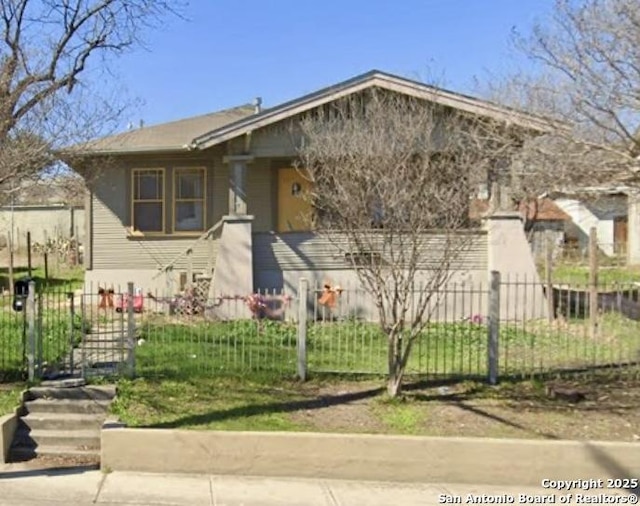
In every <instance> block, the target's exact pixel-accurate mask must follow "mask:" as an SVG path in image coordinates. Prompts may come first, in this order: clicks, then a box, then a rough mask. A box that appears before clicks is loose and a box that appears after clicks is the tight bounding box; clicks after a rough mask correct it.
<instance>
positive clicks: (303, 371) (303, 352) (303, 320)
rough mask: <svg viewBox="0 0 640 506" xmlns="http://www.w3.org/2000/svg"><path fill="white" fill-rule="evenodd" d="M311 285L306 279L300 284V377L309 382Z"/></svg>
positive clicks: (301, 279)
mask: <svg viewBox="0 0 640 506" xmlns="http://www.w3.org/2000/svg"><path fill="white" fill-rule="evenodd" d="M308 292H309V284H308V281H307V280H306V279H305V278H300V282H299V283H298V342H297V345H298V346H297V348H298V377H299V378H300V380H301V381H306V380H307V299H308Z"/></svg>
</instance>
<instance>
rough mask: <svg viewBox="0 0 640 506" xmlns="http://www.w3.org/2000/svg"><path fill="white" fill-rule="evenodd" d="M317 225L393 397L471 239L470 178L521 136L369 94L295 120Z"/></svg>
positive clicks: (478, 177)
mask: <svg viewBox="0 0 640 506" xmlns="http://www.w3.org/2000/svg"><path fill="white" fill-rule="evenodd" d="M301 128H302V135H303V138H304V143H303V147H302V148H301V149H300V165H301V169H300V170H301V171H302V172H303V173H304V174H307V175H308V177H309V178H310V180H311V183H312V184H311V185H310V186H311V187H312V188H313V190H311V195H310V196H309V198H310V199H311V201H312V203H313V205H314V207H315V219H314V221H315V222H314V228H315V230H316V231H317V232H318V233H319V234H322V235H324V236H326V237H327V238H328V239H329V241H330V242H331V243H332V244H333V245H334V246H335V247H337V248H339V250H341V252H343V253H344V254H345V255H346V257H347V258H349V259H350V262H351V265H352V267H353V269H354V270H355V272H356V273H357V275H358V278H359V280H360V282H361V283H362V285H363V287H364V288H365V289H366V290H367V291H368V292H369V293H370V294H371V296H372V298H373V301H374V303H375V306H376V309H377V313H378V321H379V325H380V327H381V329H382V331H383V332H384V333H385V335H386V336H387V339H388V374H389V376H388V383H387V390H388V392H389V394H390V395H392V396H396V395H397V394H398V393H399V392H400V391H401V387H402V380H403V376H404V373H405V368H406V366H407V363H408V360H409V357H410V354H411V350H412V347H413V345H414V343H415V342H416V340H417V339H419V338H420V336H421V335H423V334H422V333H423V331H424V329H425V327H426V326H427V325H428V324H429V322H430V321H431V319H432V316H433V311H434V310H435V308H436V306H437V303H438V302H439V300H440V297H441V295H442V290H441V288H442V287H443V286H444V285H445V284H446V283H447V282H448V281H449V280H450V279H451V277H452V276H453V275H454V273H456V272H459V271H460V269H461V268H462V263H461V260H462V257H463V256H464V254H465V252H466V251H467V250H468V248H469V247H470V245H471V244H472V243H473V241H474V239H476V238H477V237H478V236H477V233H475V232H474V231H473V230H472V229H471V228H470V221H469V203H470V198H471V196H472V194H473V193H474V191H476V190H477V185H478V183H480V182H484V181H485V180H486V177H487V173H488V172H490V171H491V170H492V168H493V167H495V166H496V164H499V160H504V159H505V158H509V157H511V156H512V153H513V151H514V150H515V149H517V146H518V144H519V141H517V140H516V139H517V136H515V135H512V134H513V132H507V129H506V128H501V127H499V126H497V125H496V124H494V123H493V122H491V121H489V120H486V119H480V118H478V117H474V116H471V115H468V114H462V113H458V112H456V111H454V110H451V109H445V108H443V107H439V106H436V105H434V104H432V103H429V102H425V101H422V100H417V99H411V98H408V97H406V96H402V95H398V94H393V93H389V92H384V91H381V90H377V91H376V90H371V91H370V92H365V93H363V94H361V95H357V96H354V97H350V98H345V99H342V100H340V101H338V102H336V103H334V104H332V105H329V106H326V107H325V108H324V109H321V110H316V111H314V112H313V113H311V114H310V115H308V116H307V117H306V118H303V119H302V120H301Z"/></svg>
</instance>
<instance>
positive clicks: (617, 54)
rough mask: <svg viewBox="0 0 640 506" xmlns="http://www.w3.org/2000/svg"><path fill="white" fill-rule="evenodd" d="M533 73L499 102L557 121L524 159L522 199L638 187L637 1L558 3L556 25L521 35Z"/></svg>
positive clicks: (504, 88)
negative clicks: (606, 186)
mask: <svg viewBox="0 0 640 506" xmlns="http://www.w3.org/2000/svg"><path fill="white" fill-rule="evenodd" d="M514 41H515V44H516V47H517V49H518V50H519V51H521V52H522V53H524V54H525V55H526V56H528V57H529V58H530V59H531V61H532V62H533V63H534V65H533V70H529V71H528V72H521V73H518V74H517V75H515V76H512V77H511V78H510V79H508V81H507V82H506V83H502V84H501V85H500V86H498V87H497V90H496V88H495V87H493V88H494V89H493V95H494V96H495V95H497V94H499V95H500V97H501V99H502V100H503V101H504V100H508V99H510V101H511V103H512V104H514V105H516V106H518V107H521V108H525V109H527V110H530V111H534V112H538V113H541V114H543V115H545V116H546V117H549V118H553V120H554V121H553V122H551V121H550V126H553V127H554V128H553V129H552V131H551V133H550V134H549V135H547V136H545V137H541V138H538V139H536V140H535V141H533V142H532V143H530V144H529V145H528V146H527V149H525V150H523V151H522V153H521V156H522V160H523V163H522V164H521V167H527V170H521V171H517V172H514V173H512V175H514V176H515V183H516V184H515V185H514V186H515V187H516V191H519V192H520V193H521V196H526V195H527V194H528V195H531V194H539V193H540V192H542V191H545V190H549V189H555V188H567V187H576V186H584V185H594V184H600V183H616V182H622V181H624V182H626V183H631V184H637V182H638V181H637V176H638V170H639V168H640V165H639V163H638V157H639V156H640V130H639V128H640V8H639V7H638V2H637V0H585V1H582V2H577V1H574V0H556V2H555V8H554V11H553V14H552V16H551V18H550V19H545V20H543V21H541V22H539V23H538V24H536V25H535V26H534V27H533V29H532V30H531V31H530V33H527V34H524V35H523V34H522V33H518V32H516V33H515V34H514Z"/></svg>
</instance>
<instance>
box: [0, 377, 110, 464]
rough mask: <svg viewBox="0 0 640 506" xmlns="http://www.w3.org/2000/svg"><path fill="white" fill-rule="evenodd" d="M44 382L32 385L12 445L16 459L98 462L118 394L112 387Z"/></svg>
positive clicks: (12, 451) (82, 383)
mask: <svg viewBox="0 0 640 506" xmlns="http://www.w3.org/2000/svg"><path fill="white" fill-rule="evenodd" d="M63 385H65V383H64V382H55V381H54V382H45V383H43V386H40V387H34V388H30V389H29V390H28V392H27V393H26V395H25V402H24V407H23V412H22V415H21V417H20V420H19V422H18V428H17V430H16V434H15V436H14V439H13V444H12V446H11V455H10V458H11V460H12V461H13V462H17V461H24V460H30V459H32V458H35V457H56V458H62V459H65V458H67V459H76V460H82V461H86V462H88V461H94V462H97V461H98V459H99V457H100V430H101V428H102V424H103V423H104V420H105V419H106V417H107V412H108V409H109V404H110V403H111V401H112V400H113V398H114V397H115V387H113V386H86V385H84V382H80V383H77V382H76V383H74V385H75V386H63Z"/></svg>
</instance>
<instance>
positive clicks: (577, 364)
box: [136, 314, 640, 378]
mask: <svg viewBox="0 0 640 506" xmlns="http://www.w3.org/2000/svg"><path fill="white" fill-rule="evenodd" d="M638 331H639V326H638V324H637V323H636V322H632V321H630V320H627V319H626V318H624V317H621V316H617V315H615V314H604V315H602V317H601V319H600V324H599V330H598V333H597V335H596V336H595V337H592V336H591V335H590V333H589V332H588V327H587V322H585V321H584V320H574V321H571V322H568V323H566V322H565V323H554V324H551V325H550V324H548V323H547V322H546V321H529V322H526V323H521V324H515V323H514V324H506V323H502V324H501V328H500V346H499V364H500V374H501V375H509V376H529V375H532V374H534V373H543V372H549V371H553V370H563V369H573V368H583V367H589V366H594V365H605V364H610V363H620V362H629V361H634V360H637V358H638V350H639V349H640V339H639V338H638V335H639V333H638ZM139 334H140V335H139V338H140V341H139V343H140V345H139V346H138V347H137V348H136V366H137V373H138V374H139V375H140V376H143V377H149V378H152V377H158V378H189V377H196V376H202V375H205V376H206V375H211V374H218V375H220V374H222V375H224V374H230V375H234V374H242V373H266V374H279V375H280V376H282V377H293V376H294V375H295V374H296V370H297V369H296V367H297V345H296V325H294V324H289V323H279V322H264V323H262V325H261V326H258V325H257V323H256V322H252V321H237V322H229V323H207V322H203V321H202V320H200V321H198V320H194V321H192V323H190V324H185V323H177V322H175V321H174V322H170V323H162V322H161V320H160V319H158V318H156V319H151V320H147V321H146V322H144V323H142V324H141V325H140V327H139ZM487 353H488V352H487V327H486V326H485V325H481V324H473V323H466V322H465V323H434V324H431V325H430V326H429V327H428V329H427V330H426V331H425V332H424V333H423V334H422V335H421V336H420V337H419V338H418V340H417V341H416V344H415V345H414V348H413V352H412V354H411V357H410V359H409V363H408V365H407V373H408V374H421V375H425V374H428V375H438V376H454V377H486V375H487ZM307 364H308V371H309V373H310V374H311V375H313V374H319V373H341V374H357V373H365V374H385V373H386V370H387V342H386V338H385V336H384V335H383V334H382V332H381V331H380V329H379V327H377V326H376V325H375V324H370V323H361V322H335V323H310V324H309V327H308V329H307Z"/></svg>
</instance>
